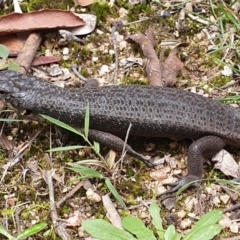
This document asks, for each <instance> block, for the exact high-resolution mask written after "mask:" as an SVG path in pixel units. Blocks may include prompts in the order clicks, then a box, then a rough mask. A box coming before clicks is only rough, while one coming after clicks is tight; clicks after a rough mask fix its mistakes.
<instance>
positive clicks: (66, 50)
mask: <svg viewBox="0 0 240 240" xmlns="http://www.w3.org/2000/svg"><path fill="white" fill-rule="evenodd" d="M62 53H63V55H68V54H69V48H67V47H64V48H63V50H62Z"/></svg>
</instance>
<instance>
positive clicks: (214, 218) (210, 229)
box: [184, 210, 223, 240]
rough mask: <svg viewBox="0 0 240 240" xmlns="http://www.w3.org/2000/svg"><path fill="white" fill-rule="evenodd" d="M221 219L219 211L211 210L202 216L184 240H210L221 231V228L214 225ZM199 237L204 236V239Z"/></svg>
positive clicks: (221, 215)
mask: <svg viewBox="0 0 240 240" xmlns="http://www.w3.org/2000/svg"><path fill="white" fill-rule="evenodd" d="M222 217H223V213H222V211H220V210H213V211H211V212H209V213H207V214H205V215H203V216H202V217H201V218H200V220H199V221H198V222H197V223H196V224H195V225H194V226H193V228H192V230H191V231H190V232H189V233H188V234H187V235H186V236H185V237H184V240H190V239H191V240H192V239H196V240H197V239H199V240H200V239H204V240H208V239H212V237H214V236H215V235H217V234H218V233H220V232H221V230H222V228H221V226H220V225H217V224H216V222H218V221H219V220H220V219H222ZM201 235H204V238H201Z"/></svg>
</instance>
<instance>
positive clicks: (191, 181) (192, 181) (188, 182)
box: [156, 175, 200, 200]
mask: <svg viewBox="0 0 240 240" xmlns="http://www.w3.org/2000/svg"><path fill="white" fill-rule="evenodd" d="M175 176H176V175H175ZM176 177H177V178H179V179H180V181H178V182H175V183H167V184H164V185H165V186H166V185H168V186H173V188H172V189H170V190H167V191H165V192H163V193H161V194H159V195H157V197H156V198H157V199H161V200H164V199H167V198H171V197H174V196H176V193H177V191H178V190H179V189H180V188H181V187H184V189H183V190H185V189H187V188H189V187H190V186H194V187H198V186H199V182H198V180H199V179H200V177H198V176H193V175H187V176H185V177H181V176H178V175H177V176H176Z"/></svg>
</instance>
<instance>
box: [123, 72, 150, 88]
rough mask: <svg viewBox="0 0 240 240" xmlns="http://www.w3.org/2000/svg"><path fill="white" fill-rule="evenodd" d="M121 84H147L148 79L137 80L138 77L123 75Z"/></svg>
mask: <svg viewBox="0 0 240 240" xmlns="http://www.w3.org/2000/svg"><path fill="white" fill-rule="evenodd" d="M139 71H142V69H140V70H139ZM121 84H124V85H125V84H138V85H147V84H148V80H147V79H142V80H139V78H135V77H133V76H124V77H123V79H122V82H121Z"/></svg>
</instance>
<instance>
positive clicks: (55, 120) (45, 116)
mask: <svg viewBox="0 0 240 240" xmlns="http://www.w3.org/2000/svg"><path fill="white" fill-rule="evenodd" d="M40 116H42V117H43V118H45V119H47V120H48V121H49V122H51V123H54V124H56V125H58V126H59V127H62V128H65V129H67V130H69V131H71V132H73V133H76V134H78V135H80V136H81V137H83V138H84V139H85V136H84V134H82V133H81V132H79V131H78V130H76V129H75V128H73V127H71V126H69V125H67V124H65V123H63V122H61V121H59V120H57V119H55V118H52V117H49V116H47V115H44V114H41V115H40Z"/></svg>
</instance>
